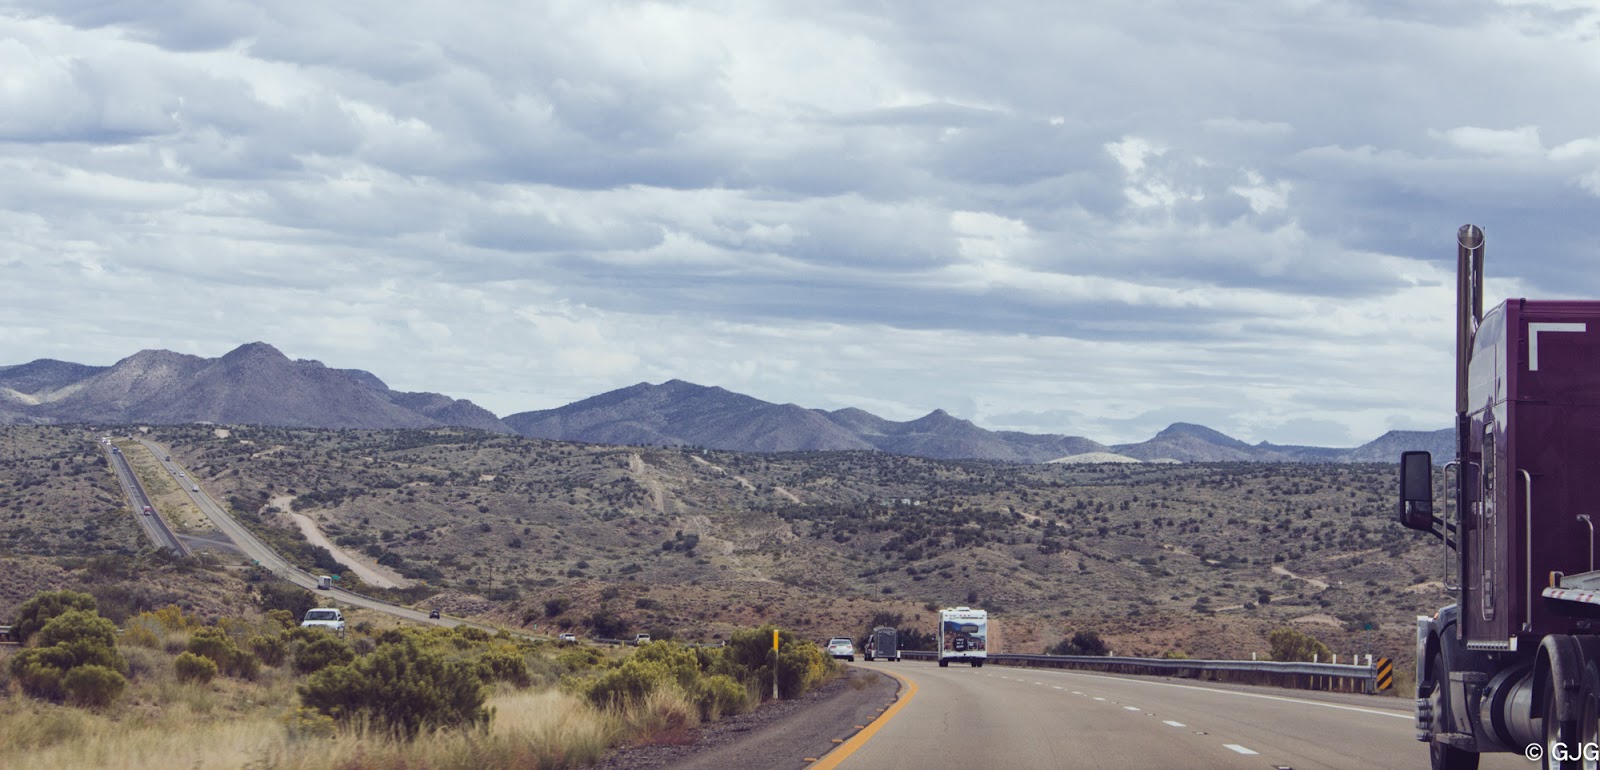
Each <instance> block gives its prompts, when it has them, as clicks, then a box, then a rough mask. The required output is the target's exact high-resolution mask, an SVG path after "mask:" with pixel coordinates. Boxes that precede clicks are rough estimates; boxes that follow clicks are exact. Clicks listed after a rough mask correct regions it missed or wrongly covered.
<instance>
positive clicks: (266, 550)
mask: <svg viewBox="0 0 1600 770" xmlns="http://www.w3.org/2000/svg"><path fill="white" fill-rule="evenodd" d="M138 441H139V443H140V444H143V445H144V447H145V448H146V449H148V450H150V452H151V453H152V454H154V455H155V456H156V457H157V458H168V457H171V456H172V455H171V452H170V451H168V450H167V448H166V447H163V446H161V445H160V444H157V443H156V442H154V441H150V440H149V439H142V438H141V439H138ZM162 464H163V466H164V467H166V468H167V471H168V472H169V473H172V474H174V476H176V477H177V478H178V479H179V480H180V481H188V482H190V483H187V484H180V485H179V488H180V489H182V490H183V492H184V494H186V495H188V496H189V499H190V500H191V501H192V502H193V503H194V504H195V506H196V507H198V508H199V509H200V512H201V513H203V514H205V516H206V518H209V519H211V522H212V523H213V524H215V525H216V527H217V530H218V531H219V532H221V533H222V534H224V535H226V536H227V537H228V539H230V540H232V541H233V542H234V544H235V545H236V546H238V548H239V550H240V551H242V552H244V554H245V555H246V556H248V557H250V558H251V559H254V560H255V561H256V562H257V563H258V564H260V565H261V566H262V567H265V568H266V569H267V570H268V571H270V572H272V574H274V575H277V576H278V577H280V578H282V579H284V580H287V581H289V582H291V583H294V584H295V585H297V586H300V587H301V588H308V589H311V591H312V592H313V593H315V594H317V595H318V596H326V597H329V598H332V599H335V600H337V601H339V602H341V603H343V604H346V605H349V606H353V607H364V608H366V609H370V610H376V611H378V612H383V613H387V614H389V615H393V616H395V617H399V618H404V619H406V620H413V621H416V622H419V623H432V624H435V625H443V626H447V627H454V626H458V625H470V626H475V627H477V628H481V629H483V630H485V631H488V632H490V633H495V632H497V631H499V630H500V629H498V628H494V627H492V626H484V625H479V624H477V623H468V622H466V621H461V620H456V619H454V618H438V619H429V618H428V613H427V612H424V611H422V610H415V609H411V608H410V607H402V606H399V605H396V604H390V603H388V602H383V601H379V600H377V599H371V598H368V597H365V596H361V595H360V594H353V593H350V592H349V591H344V590H341V589H338V588H331V589H319V588H317V576H315V575H312V574H311V573H309V572H306V571H305V570H302V569H300V568H299V567H296V566H294V565H292V564H290V563H289V562H288V561H287V560H285V559H284V558H283V557H282V556H279V555H278V552H277V551H274V550H272V548H271V547H269V546H268V545H267V544H265V543H263V542H261V541H260V540H259V539H257V538H256V536H255V535H252V534H250V531H249V530H248V529H245V527H244V525H242V524H240V523H239V522H237V521H235V520H234V518H233V517H232V516H230V515H229V514H228V511H227V509H226V508H224V507H223V506H222V504H220V503H218V502H217V501H216V500H213V499H212V498H211V496H210V495H208V494H206V492H205V490H204V489H203V488H201V487H200V483H199V482H198V481H196V480H194V479H193V477H192V476H190V475H189V474H188V473H187V472H186V471H184V470H183V469H182V468H181V467H179V466H178V465H177V464H175V463H174V462H173V461H171V460H165V459H164V460H162ZM179 474H181V475H179Z"/></svg>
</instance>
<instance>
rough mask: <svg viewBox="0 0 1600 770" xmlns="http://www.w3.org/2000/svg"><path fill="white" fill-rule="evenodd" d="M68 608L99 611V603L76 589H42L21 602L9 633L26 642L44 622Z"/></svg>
mask: <svg viewBox="0 0 1600 770" xmlns="http://www.w3.org/2000/svg"><path fill="white" fill-rule="evenodd" d="M68 610H85V611H88V612H94V613H97V614H98V612H99V603H98V602H96V601H95V598H94V597H93V596H90V595H89V594H86V593H80V592H78V591H66V590H63V591H43V592H40V593H37V594H34V595H33V598H31V599H29V600H27V601H25V602H23V603H22V606H21V607H19V608H18V609H17V618H16V620H13V621H12V622H11V634H12V635H13V636H14V637H16V639H17V641H19V642H22V643H23V644H27V643H28V640H29V639H31V638H33V635H34V634H36V633H38V632H39V631H40V630H42V629H43V628H44V625H45V624H46V623H49V622H50V620H51V619H52V618H54V617H56V616H58V615H61V614H62V613H65V612H67V611H68Z"/></svg>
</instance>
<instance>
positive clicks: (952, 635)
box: [939, 607, 989, 668]
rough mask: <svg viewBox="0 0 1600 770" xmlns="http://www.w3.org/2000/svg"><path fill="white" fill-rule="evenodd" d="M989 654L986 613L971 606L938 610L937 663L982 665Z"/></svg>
mask: <svg viewBox="0 0 1600 770" xmlns="http://www.w3.org/2000/svg"><path fill="white" fill-rule="evenodd" d="M987 657H989V613H988V612H987V611H986V610H975V609H972V608H971V607H951V608H947V609H942V610H939V666H940V667H945V666H948V665H950V661H955V662H957V663H971V664H972V667H973V668H978V667H979V666H982V665H983V661H984V659H985V658H987Z"/></svg>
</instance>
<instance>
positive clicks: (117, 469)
mask: <svg viewBox="0 0 1600 770" xmlns="http://www.w3.org/2000/svg"><path fill="white" fill-rule="evenodd" d="M101 448H102V449H103V450H105V453H106V457H107V459H108V460H109V461H110V463H111V469H112V471H113V472H114V473H115V474H116V477H117V483H118V484H120V485H121V486H122V494H123V496H125V497H127V498H128V503H129V505H130V506H132V509H133V514H134V518H135V520H137V521H138V522H139V528H140V529H142V530H144V532H145V534H146V535H148V536H149V537H150V539H151V540H153V541H155V544H156V545H157V546H159V547H162V548H170V549H172V550H174V551H176V552H178V554H179V555H182V556H190V555H191V553H190V551H189V549H188V547H187V546H185V545H184V544H183V543H182V542H180V541H179V540H178V536H177V535H176V534H174V533H173V531H172V529H171V528H170V527H168V526H167V523H166V521H165V520H164V519H163V518H162V517H161V512H160V511H159V510H156V508H155V503H154V501H152V500H151V499H150V495H148V494H146V493H145V490H144V485H142V484H140V483H139V479H138V477H137V476H135V475H134V473H133V467H132V466H130V465H129V464H128V458H127V457H126V456H125V455H123V454H122V452H120V451H112V450H113V447H112V446H111V445H110V444H107V443H103V442H102V443H101ZM145 506H150V510H151V511H153V513H151V514H150V515H145V513H144V508H145Z"/></svg>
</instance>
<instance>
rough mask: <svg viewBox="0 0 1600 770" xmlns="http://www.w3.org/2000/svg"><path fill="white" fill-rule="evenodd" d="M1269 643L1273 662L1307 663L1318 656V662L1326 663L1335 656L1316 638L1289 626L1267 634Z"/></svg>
mask: <svg viewBox="0 0 1600 770" xmlns="http://www.w3.org/2000/svg"><path fill="white" fill-rule="evenodd" d="M1267 643H1268V644H1270V645H1272V659H1273V660H1281V661H1300V662H1306V661H1310V660H1311V659H1312V656H1317V658H1318V660H1324V661H1326V660H1331V659H1332V656H1333V653H1332V651H1330V650H1329V649H1328V645H1326V644H1323V643H1322V642H1320V641H1318V640H1317V638H1316V637H1314V636H1312V635H1310V634H1307V633H1305V632H1303V631H1297V630H1295V629H1293V628H1289V627H1287V626H1285V627H1283V628H1279V629H1277V630H1275V631H1273V632H1272V633H1270V634H1267Z"/></svg>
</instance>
